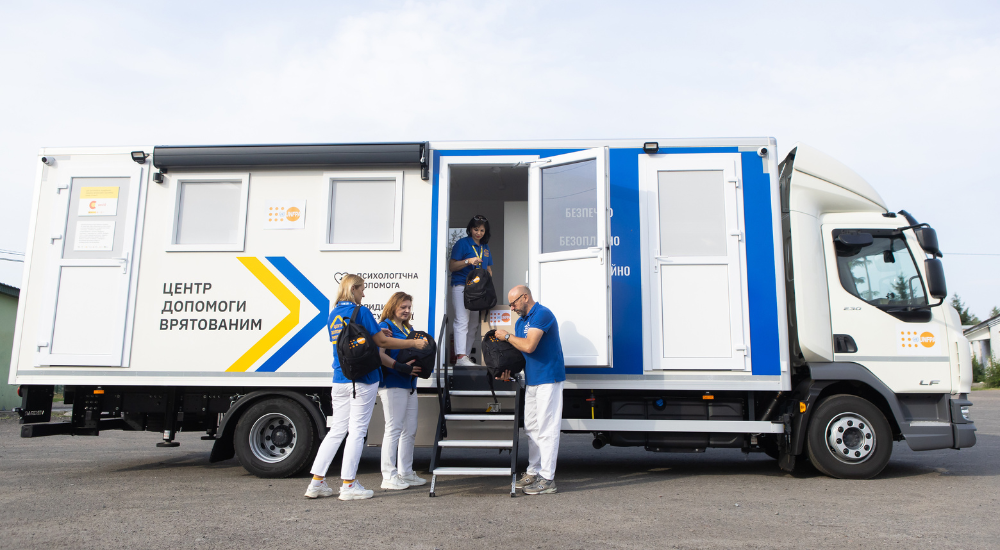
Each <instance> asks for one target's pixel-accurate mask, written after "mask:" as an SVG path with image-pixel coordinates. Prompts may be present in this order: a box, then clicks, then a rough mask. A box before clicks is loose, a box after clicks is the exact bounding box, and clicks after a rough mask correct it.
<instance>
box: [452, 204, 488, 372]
mask: <svg viewBox="0 0 1000 550" xmlns="http://www.w3.org/2000/svg"><path fill="white" fill-rule="evenodd" d="M465 233H466V235H468V236H467V237H463V238H461V239H459V240H458V242H456V243H455V246H453V247H452V249H451V261H450V262H449V264H448V268H449V269H450V270H451V305H452V310H453V312H454V315H453V317H454V319H455V321H454V324H453V325H452V329H453V330H452V334H453V336H454V338H455V356H456V359H457V360H456V361H455V364H456V365H458V366H460V367H471V366H474V365H475V363H473V362H472V361H471V360H470V359H469V358H468V357H467V355H469V349H470V348H471V347H472V340H473V339H474V338H475V334H477V333H478V330H479V326H478V324H477V323H470V322H469V319H470V318H472V316H473V312H472V311H469V310H467V309H465V278H466V277H467V276H468V275H469V273H471V272H472V270H473V269H474V268H476V267H484V268H486V271H489V273H490V277H492V276H493V268H492V267H491V266H492V265H493V257H492V256H491V255H490V247H489V246H487V243H489V242H490V221H489V220H487V219H486V216H475V217H473V218H472V219H471V220H469V225H467V226H466V228H465Z"/></svg>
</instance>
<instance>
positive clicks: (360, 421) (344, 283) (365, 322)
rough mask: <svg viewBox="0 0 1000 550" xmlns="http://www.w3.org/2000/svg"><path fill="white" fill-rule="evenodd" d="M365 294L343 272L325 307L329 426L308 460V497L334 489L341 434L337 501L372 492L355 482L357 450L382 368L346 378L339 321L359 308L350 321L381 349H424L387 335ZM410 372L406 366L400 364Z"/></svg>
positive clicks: (358, 282) (343, 321)
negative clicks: (331, 477)
mask: <svg viewBox="0 0 1000 550" xmlns="http://www.w3.org/2000/svg"><path fill="white" fill-rule="evenodd" d="M364 297H365V281H364V279H362V278H361V277H359V276H357V275H353V274H351V275H345V276H344V278H343V279H342V280H341V281H340V289H339V291H338V292H337V305H336V306H334V308H333V311H331V312H330V318H329V321H328V326H327V328H328V329H329V331H330V341H331V342H333V388H332V389H331V390H330V395H331V403H332V405H333V416H332V417H331V424H332V425H331V426H330V431H329V432H327V434H326V437H325V438H323V443H321V444H320V446H319V450H318V451H317V452H316V460H315V461H314V462H313V466H312V470H311V472H312V474H313V479H312V482H311V483H310V484H309V488H308V489H307V490H306V495H305V496H306V497H307V498H319V497H329V496H333V489H332V488H331V487H329V486H328V485H327V484H326V479H325V478H326V471H327V469H328V468H329V467H330V462H332V461H333V456H334V455H335V454H337V449H339V448H340V443H341V442H342V441H343V440H344V438H345V437H346V436H348V435H349V437H348V438H347V444H346V445H345V446H344V460H343V463H342V465H341V469H340V477H341V479H343V484H342V485H341V487H340V497H339V498H340V500H355V499H364V498H371V497H372V496H373V495H374V491H370V490H367V489H365V488H364V487H362V486H361V484H360V483H358V481H357V479H355V478H356V477H357V473H358V463H359V462H361V449H362V447H363V446H364V441H365V435H366V434H367V433H368V422H369V421H370V420H371V418H372V409H374V408H375V394H376V393H377V391H378V384H379V381H380V380H381V379H382V369H375V370H373V371H372V372H370V373H368V374H367V375H365V377H363V378H361V379H360V380H355V381H353V382H352V381H351V380H348V379H347V377H345V376H344V373H343V372H342V371H341V370H340V358H339V357H337V337H338V336H340V331H341V330H343V328H344V325H345V324H346V323H347V322H348V321H350V319H351V315H352V314H353V313H354V310H355V309H356V308H361V309H360V311H358V315H357V317H356V318H355V322H357V323H358V324H359V325H361V326H363V327H365V330H367V331H368V333H369V334H371V336H372V340H374V341H375V345H377V346H379V347H380V348H386V349H406V348H417V349H423V348H424V347H425V346H426V345H427V342H426V341H425V340H399V339H396V338H390V337H389V336H388V335H386V334H384V333H383V332H382V329H380V328H379V326H378V324H376V323H375V317H374V316H373V315H372V312H371V310H369V309H368V308H366V307H365V306H363V305H361V299H362V298H364ZM400 368H403V369H404V370H406V372H407V374H409V372H410V371H409V367H408V366H407V365H400Z"/></svg>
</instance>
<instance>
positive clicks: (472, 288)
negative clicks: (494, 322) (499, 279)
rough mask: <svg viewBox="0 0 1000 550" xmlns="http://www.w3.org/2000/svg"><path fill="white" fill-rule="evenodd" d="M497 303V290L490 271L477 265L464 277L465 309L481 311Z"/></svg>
mask: <svg viewBox="0 0 1000 550" xmlns="http://www.w3.org/2000/svg"><path fill="white" fill-rule="evenodd" d="M495 305H497V291H496V289H494V288H493V277H492V276H490V272H489V271H487V270H485V269H483V268H481V267H477V268H474V269H473V270H472V272H471V273H469V275H468V276H466V278H465V309H468V310H471V311H483V310H484V309H490V308H491V307H493V306H495Z"/></svg>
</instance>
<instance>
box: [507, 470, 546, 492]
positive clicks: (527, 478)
mask: <svg viewBox="0 0 1000 550" xmlns="http://www.w3.org/2000/svg"><path fill="white" fill-rule="evenodd" d="M539 479H541V478H540V477H538V476H536V475H535V474H529V473H528V472H524V473H523V474H521V479H519V480H517V483H515V484H514V487H517V488H518V489H524V488H525V487H528V486H531V485H534V484H535V482H537V481H538V480H539Z"/></svg>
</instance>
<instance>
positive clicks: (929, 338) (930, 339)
mask: <svg viewBox="0 0 1000 550" xmlns="http://www.w3.org/2000/svg"><path fill="white" fill-rule="evenodd" d="M920 345H921V346H924V347H925V348H933V347H934V335H933V334H931V333H929V332H924V333H921V334H920Z"/></svg>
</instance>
